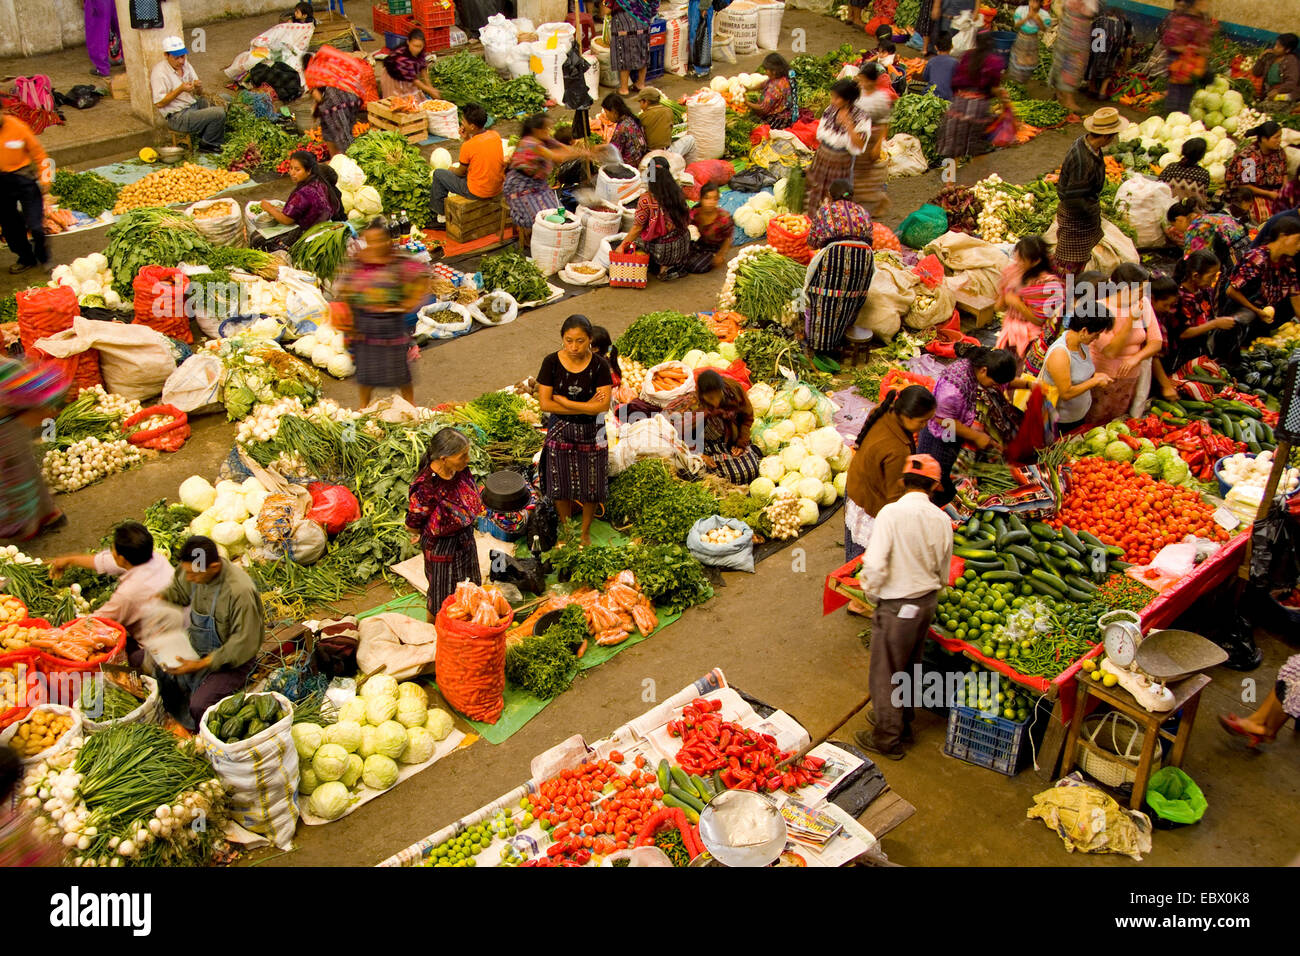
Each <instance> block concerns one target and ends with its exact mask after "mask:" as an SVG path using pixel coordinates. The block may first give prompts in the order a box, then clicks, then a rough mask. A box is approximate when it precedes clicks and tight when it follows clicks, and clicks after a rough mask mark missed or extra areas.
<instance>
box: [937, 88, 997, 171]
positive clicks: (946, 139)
mask: <svg viewBox="0 0 1300 956" xmlns="http://www.w3.org/2000/svg"><path fill="white" fill-rule="evenodd" d="M990 102H991V101H990V100H989V98H988V97H987V96H977V95H973V94H970V93H958V94H957V96H956V98H955V99H954V100H953V101H952V106H950V107H948V112H947V113H945V114H944V117H943V120H942V121H941V122H940V123H939V136H938V140H937V142H936V143H935V145H936V147H937V148H938V150H939V155H940V156H947V157H950V158H956V159H959V158H961V157H963V156H978V155H979V154H980V153H987V152H988V151H989V150H990V149H991V148H992V147H990V146H989V123H990V122H991V118H990V116H989V104H990Z"/></svg>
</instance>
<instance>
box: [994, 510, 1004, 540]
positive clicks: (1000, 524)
mask: <svg viewBox="0 0 1300 956" xmlns="http://www.w3.org/2000/svg"><path fill="white" fill-rule="evenodd" d="M993 530H994V533H995V534H996V535H997V536H998V537H1001V536H1002V535H1004V534H1006V533H1007V522H1006V519H1005V518H1003V517H1002V515H998V516H997V517H996V518H994V519H993Z"/></svg>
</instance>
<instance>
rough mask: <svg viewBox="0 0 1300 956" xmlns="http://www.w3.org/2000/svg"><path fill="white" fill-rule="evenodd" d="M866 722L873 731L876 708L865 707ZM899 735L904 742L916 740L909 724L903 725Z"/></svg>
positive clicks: (908, 742)
mask: <svg viewBox="0 0 1300 956" xmlns="http://www.w3.org/2000/svg"><path fill="white" fill-rule="evenodd" d="M867 723H869V724H870V725H871V728H872V730H873V731H874V730H875V727H876V709H875V708H874V707H868V708H867ZM900 736H901V738H902V741H903V743H905V744H910V743H915V742H916V734H914V733H912V725H911V724H904V725H903V733H902V734H901V735H900Z"/></svg>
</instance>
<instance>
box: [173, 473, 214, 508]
mask: <svg viewBox="0 0 1300 956" xmlns="http://www.w3.org/2000/svg"><path fill="white" fill-rule="evenodd" d="M180 496H181V504H183V505H184V506H185V507H186V508H189V509H191V510H192V511H199V512H203V511H207V510H208V509H209V508H211V507H212V505H213V503H214V502H215V501H216V500H217V490H216V489H215V488H213V487H212V485H210V484H208V481H207V479H206V478H201V477H199V476H198V475H190V477H188V478H186V479H185V480H184V481H182V482H181V490H180Z"/></svg>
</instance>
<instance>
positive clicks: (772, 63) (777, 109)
mask: <svg viewBox="0 0 1300 956" xmlns="http://www.w3.org/2000/svg"><path fill="white" fill-rule="evenodd" d="M763 72H764V73H766V74H767V82H766V83H764V84H763V95H762V97H761V98H760V99H759V101H758V102H757V103H749V104H748V106H749V109H750V111H751V112H753V113H757V114H758V116H759V117H760V118H761V121H762V122H764V123H766V124H767V125H768V126H770V127H772V129H787V128H788V127H790V126H791V125H793V123H794V121H795V120H796V119H798V118H799V107H798V106H797V105H796V103H795V90H794V84H793V83H791V82H790V64H789V63H787V62H786V61H785V57H783V56H782V55H781V54H780V53H769V54H768V55H767V56H766V57H765V58H764V59H763Z"/></svg>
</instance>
